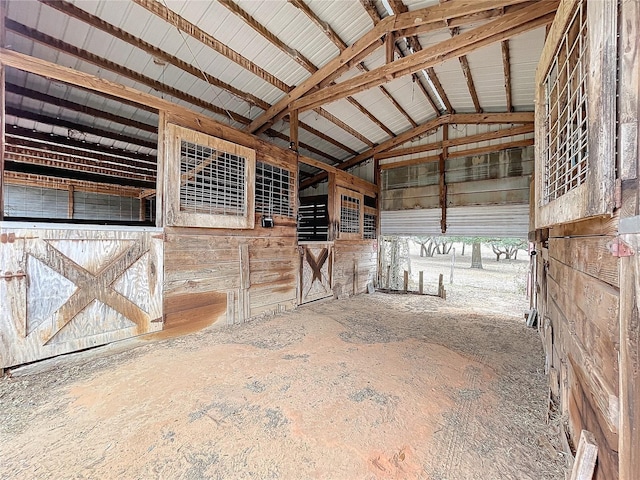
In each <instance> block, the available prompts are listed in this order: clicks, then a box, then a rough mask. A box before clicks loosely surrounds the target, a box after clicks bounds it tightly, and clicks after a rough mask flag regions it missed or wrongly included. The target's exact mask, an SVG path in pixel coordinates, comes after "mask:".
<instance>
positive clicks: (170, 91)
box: [5, 18, 251, 125]
mask: <svg viewBox="0 0 640 480" xmlns="http://www.w3.org/2000/svg"><path fill="white" fill-rule="evenodd" d="M5 23H6V27H7V29H8V30H10V31H12V32H14V33H16V34H18V35H20V36H23V37H25V38H28V39H30V40H33V41H34V42H37V43H40V44H42V45H45V46H47V47H50V48H53V49H55V50H58V51H59V52H63V53H66V54H67V55H71V56H73V57H75V58H77V59H79V60H82V61H85V62H88V63H91V64H93V65H96V66H98V67H100V68H104V69H106V70H110V71H112V72H114V73H116V74H118V75H121V76H123V77H127V78H129V79H130V80H133V81H135V82H138V83H141V84H143V85H146V86H148V87H150V88H153V89H154V90H157V91H159V92H163V93H165V94H167V95H171V96H172V97H174V98H178V99H180V100H183V101H185V102H187V103H190V104H191V105H195V106H198V107H200V108H204V109H205V110H209V111H210V112H213V113H215V114H217V115H221V116H223V117H231V119H233V120H234V121H236V122H238V123H241V124H243V125H247V124H249V123H250V122H251V120H249V119H248V118H246V117H244V116H242V115H240V114H238V113H235V112H233V111H229V110H226V109H224V108H222V107H218V106H217V105H213V104H211V103H208V102H205V101H204V100H202V99H201V98H198V97H195V96H193V95H189V94H188V93H185V92H183V91H182V90H178V89H177V88H174V87H171V86H169V85H166V84H164V83H162V82H159V81H158V80H154V79H153V78H149V77H147V76H145V75H142V74H141V73H138V72H136V71H134V70H131V69H130V68H126V67H123V66H122V65H119V64H117V63H115V62H112V61H110V60H107V59H106V58H102V57H99V56H98V55H95V54H93V53H91V52H88V51H86V50H83V49H81V48H78V47H76V46H74V45H70V44H68V43H65V42H63V41H62V40H59V39H57V38H54V37H52V36H50V35H47V34H44V33H42V32H39V31H38V30H35V29H33V28H30V27H27V26H26V25H23V24H21V23H18V22H16V21H14V20H11V19H9V18H7V19H6V21H5Z"/></svg>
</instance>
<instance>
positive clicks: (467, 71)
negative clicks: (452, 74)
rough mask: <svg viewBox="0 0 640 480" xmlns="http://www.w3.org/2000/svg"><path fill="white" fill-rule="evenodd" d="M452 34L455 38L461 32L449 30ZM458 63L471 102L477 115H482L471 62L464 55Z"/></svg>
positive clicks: (459, 58) (454, 29)
mask: <svg viewBox="0 0 640 480" xmlns="http://www.w3.org/2000/svg"><path fill="white" fill-rule="evenodd" d="M449 31H450V32H451V36H452V37H455V36H456V35H458V34H459V33H460V30H459V29H457V28H452V29H450V30H449ZM458 61H459V62H460V68H462V74H463V75H464V79H465V81H466V82H467V89H468V90H469V95H471V101H472V102H473V107H474V108H475V109H476V112H477V113H482V107H481V106H480V99H479V98H478V91H477V90H476V85H475V83H474V82H473V75H472V74H471V67H470V66H469V60H468V59H467V56H466V55H462V56H461V57H458Z"/></svg>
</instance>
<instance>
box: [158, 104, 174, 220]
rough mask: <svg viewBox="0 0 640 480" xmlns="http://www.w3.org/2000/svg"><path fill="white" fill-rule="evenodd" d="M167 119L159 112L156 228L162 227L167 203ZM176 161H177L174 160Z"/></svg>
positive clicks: (163, 113) (164, 114)
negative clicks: (165, 197) (165, 198)
mask: <svg viewBox="0 0 640 480" xmlns="http://www.w3.org/2000/svg"><path fill="white" fill-rule="evenodd" d="M167 142H168V138H167V119H166V113H165V112H163V111H160V112H159V113H158V157H157V158H158V167H157V168H158V174H157V180H156V219H155V220H156V227H162V226H164V206H165V204H166V203H167V202H165V200H164V195H165V192H167V191H168V190H167V185H166V182H167V181H168V179H167V177H168V175H166V170H167V168H168V167H169V165H168V163H169V162H168V158H169V157H170V156H171V155H170V154H169V152H168V151H167ZM175 160H176V161H177V159H175Z"/></svg>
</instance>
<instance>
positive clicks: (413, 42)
mask: <svg viewBox="0 0 640 480" xmlns="http://www.w3.org/2000/svg"><path fill="white" fill-rule="evenodd" d="M391 8H393V11H394V13H395V14H396V15H398V14H400V13H407V12H408V11H409V9H408V8H407V6H406V5H405V4H404V3H403V2H402V0H391ZM406 38H408V39H409V44H410V46H411V48H412V49H413V51H414V52H420V51H421V50H422V45H421V44H420V40H419V39H418V35H410V36H408V37H406ZM398 50H399V49H398ZM401 56H402V57H404V55H401ZM427 74H428V75H429V77H430V78H431V82H433V86H434V87H435V88H436V90H437V92H438V95H439V96H440V98H441V99H442V102H443V103H444V106H445V108H446V109H447V112H450V113H451V112H453V107H452V106H451V102H449V97H448V96H447V93H446V92H445V91H444V88H442V84H441V83H440V80H439V79H438V75H437V74H436V71H435V70H434V69H433V67H431V68H429V69H428V70H427ZM413 79H414V81H415V82H418V84H419V85H420V86H421V87H422V90H423V91H424V93H425V95H427V97H428V98H429V100H431V101H433V100H432V99H431V95H429V94H428V91H427V89H426V87H425V86H424V83H422V82H423V80H422V78H420V76H419V75H416V74H413ZM432 107H434V110H435V112H436V114H437V115H439V114H440V107H438V106H437V105H435V103H432Z"/></svg>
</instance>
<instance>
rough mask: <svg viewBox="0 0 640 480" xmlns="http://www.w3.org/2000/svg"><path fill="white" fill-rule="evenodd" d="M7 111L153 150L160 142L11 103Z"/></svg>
mask: <svg viewBox="0 0 640 480" xmlns="http://www.w3.org/2000/svg"><path fill="white" fill-rule="evenodd" d="M5 113H6V114H7V115H12V116H14V117H18V118H24V119H26V120H31V121H34V122H38V123H42V124H45V125H53V126H57V127H62V128H67V129H70V130H75V131H77V132H80V133H87V134H89V135H94V136H96V137H103V138H108V139H111V140H116V141H118V142H123V143H130V144H132V145H137V146H140V147H145V148H150V149H152V150H156V149H157V148H158V143H157V142H155V141H153V142H152V141H149V140H144V139H141V138H137V137H133V136H131V135H126V134H123V133H117V132H112V131H109V130H103V129H101V128H96V127H92V126H89V125H82V124H80V123H76V122H71V121H69V120H65V119H63V118H59V117H49V116H47V115H42V114H40V113H36V112H31V111H28V110H23V109H20V108H17V107H14V106H11V105H7V106H6V108H5Z"/></svg>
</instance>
